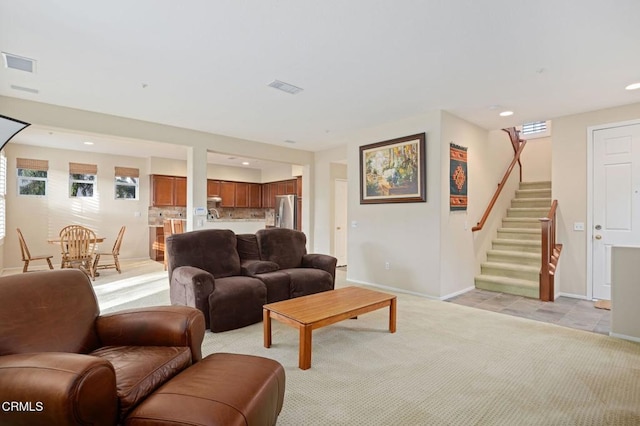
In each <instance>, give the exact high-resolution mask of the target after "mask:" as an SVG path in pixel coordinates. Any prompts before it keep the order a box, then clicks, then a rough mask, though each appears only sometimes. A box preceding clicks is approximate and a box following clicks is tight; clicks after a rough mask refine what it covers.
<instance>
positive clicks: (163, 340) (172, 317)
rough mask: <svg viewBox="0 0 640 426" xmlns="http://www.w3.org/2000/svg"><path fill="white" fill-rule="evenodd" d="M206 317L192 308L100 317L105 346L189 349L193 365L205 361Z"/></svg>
mask: <svg viewBox="0 0 640 426" xmlns="http://www.w3.org/2000/svg"><path fill="white" fill-rule="evenodd" d="M204 330H205V325H204V315H203V314H202V312H200V311H199V310H198V309H196V308H192V307H189V306H155V307H149V308H134V309H127V310H123V311H120V312H114V313H111V314H106V315H102V316H99V317H98V318H97V320H96V332H97V333H98V337H99V338H100V342H101V343H102V344H103V345H104V346H187V347H189V348H190V349H191V360H192V362H194V363H195V362H198V361H200V360H201V359H202V341H203V340H204Z"/></svg>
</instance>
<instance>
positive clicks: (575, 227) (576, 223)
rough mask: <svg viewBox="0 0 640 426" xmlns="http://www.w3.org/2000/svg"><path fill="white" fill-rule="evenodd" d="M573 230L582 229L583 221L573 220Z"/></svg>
mask: <svg viewBox="0 0 640 426" xmlns="http://www.w3.org/2000/svg"><path fill="white" fill-rule="evenodd" d="M573 230H574V231H584V222H575V223H574V224H573Z"/></svg>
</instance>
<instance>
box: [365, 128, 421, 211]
mask: <svg viewBox="0 0 640 426" xmlns="http://www.w3.org/2000/svg"><path fill="white" fill-rule="evenodd" d="M426 164H427V163H426V136H425V134H424V133H420V134H417V135H411V136H405V137H401V138H397V139H392V140H388V141H384V142H377V143H373V144H369V145H363V146H361V147H360V204H376V203H378V204H379V203H420V202H425V201H427V190H426V184H427V179H426V172H427V170H426Z"/></svg>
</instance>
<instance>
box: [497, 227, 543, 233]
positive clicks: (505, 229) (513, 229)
mask: <svg viewBox="0 0 640 426" xmlns="http://www.w3.org/2000/svg"><path fill="white" fill-rule="evenodd" d="M498 232H515V233H519V234H536V235H540V229H528V228H498Z"/></svg>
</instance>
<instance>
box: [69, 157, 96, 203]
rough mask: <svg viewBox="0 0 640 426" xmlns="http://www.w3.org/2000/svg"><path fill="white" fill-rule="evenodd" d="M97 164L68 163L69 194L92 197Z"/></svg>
mask: <svg viewBox="0 0 640 426" xmlns="http://www.w3.org/2000/svg"><path fill="white" fill-rule="evenodd" d="M97 174H98V166H96V165H95V164H81V163H69V196H71V197H93V192H94V189H95V184H96V175H97Z"/></svg>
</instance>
